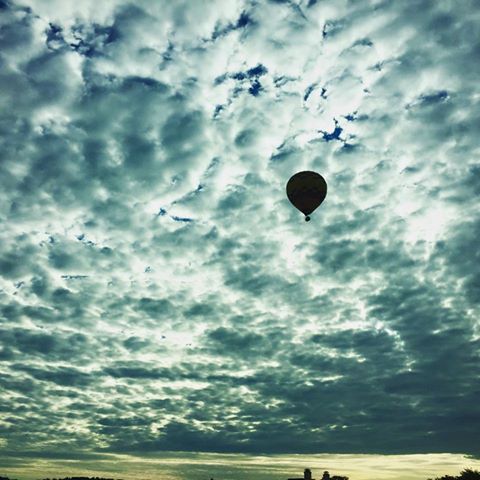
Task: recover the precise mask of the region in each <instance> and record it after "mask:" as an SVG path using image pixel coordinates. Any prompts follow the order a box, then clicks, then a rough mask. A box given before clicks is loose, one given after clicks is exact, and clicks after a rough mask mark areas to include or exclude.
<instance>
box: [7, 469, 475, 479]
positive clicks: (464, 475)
mask: <svg viewBox="0 0 480 480" xmlns="http://www.w3.org/2000/svg"><path fill="white" fill-rule="evenodd" d="M336 478H341V479H343V478H347V477H339V476H337V475H332V476H331V477H330V480H334V479H336ZM0 480H16V479H13V478H9V477H2V476H0ZM42 480H122V479H121V478H117V479H114V478H103V477H63V478H60V477H58V478H42ZM428 480H432V479H431V478H429V479H428ZM433 480H480V471H478V470H472V469H470V468H466V469H465V470H462V471H461V472H460V475H456V476H455V475H443V476H442V477H435V478H434V479H433Z"/></svg>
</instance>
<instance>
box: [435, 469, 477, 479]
mask: <svg viewBox="0 0 480 480" xmlns="http://www.w3.org/2000/svg"><path fill="white" fill-rule="evenodd" d="M428 480H432V479H431V478H429V479H428ZM435 480H480V472H479V471H478V470H472V469H470V468H466V469H465V470H462V471H461V472H460V475H457V476H456V477H455V476H453V475H444V476H443V477H436V478H435Z"/></svg>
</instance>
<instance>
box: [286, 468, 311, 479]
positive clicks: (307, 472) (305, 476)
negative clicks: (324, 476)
mask: <svg viewBox="0 0 480 480" xmlns="http://www.w3.org/2000/svg"><path fill="white" fill-rule="evenodd" d="M288 480H315V479H314V478H312V471H311V470H310V469H309V468H306V469H305V470H304V471H303V477H302V478H289V479H288Z"/></svg>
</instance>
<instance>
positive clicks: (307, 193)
mask: <svg viewBox="0 0 480 480" xmlns="http://www.w3.org/2000/svg"><path fill="white" fill-rule="evenodd" d="M326 196H327V182H326V181H325V179H324V178H323V177H322V176H321V175H320V174H319V173H316V172H310V171H305V172H298V173H296V174H295V175H293V176H292V177H291V178H290V180H289V181H288V182H287V197H288V199H289V200H290V202H292V204H293V205H294V206H295V207H296V208H298V210H300V211H301V212H302V213H303V214H304V215H305V216H306V217H305V220H307V221H308V220H310V217H309V216H308V215H310V214H311V213H312V212H313V211H314V210H315V209H316V208H317V207H318V206H319V205H320V204H321V203H322V202H323V201H324V200H325V197H326Z"/></svg>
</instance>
